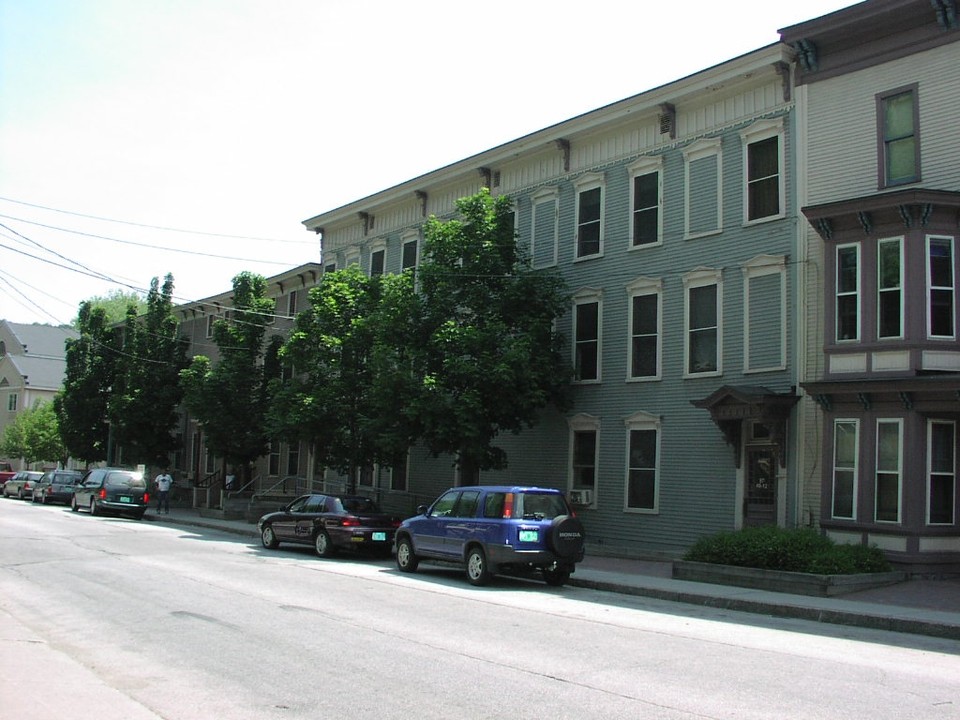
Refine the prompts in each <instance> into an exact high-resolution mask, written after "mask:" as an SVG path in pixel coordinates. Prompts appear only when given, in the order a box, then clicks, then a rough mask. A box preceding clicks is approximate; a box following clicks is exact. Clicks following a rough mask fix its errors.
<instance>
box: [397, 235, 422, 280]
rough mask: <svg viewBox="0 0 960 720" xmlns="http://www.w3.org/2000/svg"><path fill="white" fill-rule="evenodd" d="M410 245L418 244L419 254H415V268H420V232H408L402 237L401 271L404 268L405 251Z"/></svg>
mask: <svg viewBox="0 0 960 720" xmlns="http://www.w3.org/2000/svg"><path fill="white" fill-rule="evenodd" d="M409 243H416V250H417V252H416V253H415V254H414V260H413V267H415V268H416V267H419V266H420V231H419V230H407V231H405V232H404V233H402V234H401V235H400V270H401V271H402V270H403V269H404V268H403V256H404V254H405V253H404V250H405V249H406V247H407V245H408V244H409Z"/></svg>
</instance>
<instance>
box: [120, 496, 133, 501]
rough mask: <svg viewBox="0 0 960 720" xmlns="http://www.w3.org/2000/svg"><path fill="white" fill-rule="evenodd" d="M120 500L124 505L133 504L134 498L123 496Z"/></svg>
mask: <svg viewBox="0 0 960 720" xmlns="http://www.w3.org/2000/svg"><path fill="white" fill-rule="evenodd" d="M119 499H120V502H122V503H129V502H133V498H132V497H130V496H129V495H121V496H120V498H119Z"/></svg>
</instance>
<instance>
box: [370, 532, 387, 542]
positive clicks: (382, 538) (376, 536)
mask: <svg viewBox="0 0 960 720" xmlns="http://www.w3.org/2000/svg"><path fill="white" fill-rule="evenodd" d="M371 539H372V540H373V541H374V542H386V541H387V534H386V533H385V532H375V533H373V534H372V535H371Z"/></svg>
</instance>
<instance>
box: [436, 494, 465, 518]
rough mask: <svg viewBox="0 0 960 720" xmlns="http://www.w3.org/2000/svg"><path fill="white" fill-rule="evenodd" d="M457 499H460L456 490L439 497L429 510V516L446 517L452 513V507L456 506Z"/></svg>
mask: <svg viewBox="0 0 960 720" xmlns="http://www.w3.org/2000/svg"><path fill="white" fill-rule="evenodd" d="M458 497H460V492H459V491H457V490H451V491H450V492H448V493H446V494H444V495H441V496H440V498H439V499H438V500H437V501H436V502H435V503H434V504H433V507H432V508H431V509H430V515H432V516H433V517H447V516H448V515H450V513H451V512H453V506H454V505H456V504H457V498H458Z"/></svg>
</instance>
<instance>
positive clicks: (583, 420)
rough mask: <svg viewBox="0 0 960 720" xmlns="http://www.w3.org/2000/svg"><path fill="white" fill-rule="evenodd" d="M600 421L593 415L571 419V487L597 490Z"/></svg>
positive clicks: (582, 415) (583, 415)
mask: <svg viewBox="0 0 960 720" xmlns="http://www.w3.org/2000/svg"><path fill="white" fill-rule="evenodd" d="M599 430H600V421H599V420H598V419H597V418H595V417H593V416H592V415H585V414H581V415H577V416H575V417H573V418H571V419H570V487H571V489H574V490H595V489H596V485H597V452H598V449H599V448H598V446H597V435H598V433H599Z"/></svg>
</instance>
